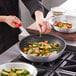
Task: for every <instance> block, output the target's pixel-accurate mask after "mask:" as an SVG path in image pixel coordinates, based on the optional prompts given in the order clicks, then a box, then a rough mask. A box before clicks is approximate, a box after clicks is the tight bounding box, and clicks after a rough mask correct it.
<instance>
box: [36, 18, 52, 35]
mask: <svg viewBox="0 0 76 76" xmlns="http://www.w3.org/2000/svg"><path fill="white" fill-rule="evenodd" d="M36 24H37V26H38V30H39V32H41V33H43V34H47V33H49V32H50V31H51V26H50V24H49V22H48V21H47V20H45V19H38V20H36Z"/></svg>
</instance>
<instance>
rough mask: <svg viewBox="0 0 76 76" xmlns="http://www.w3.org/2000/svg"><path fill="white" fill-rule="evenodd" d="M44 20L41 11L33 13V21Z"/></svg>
mask: <svg viewBox="0 0 76 76" xmlns="http://www.w3.org/2000/svg"><path fill="white" fill-rule="evenodd" d="M43 18H44V15H43V12H42V11H39V10H37V11H35V19H36V20H39V19H43Z"/></svg>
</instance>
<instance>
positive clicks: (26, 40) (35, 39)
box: [19, 34, 66, 62]
mask: <svg viewBox="0 0 76 76" xmlns="http://www.w3.org/2000/svg"><path fill="white" fill-rule="evenodd" d="M41 41H49V42H52V43H58V44H59V47H60V51H59V52H58V53H57V54H55V55H50V56H46V57H39V56H31V55H27V54H24V53H23V49H24V48H25V47H27V46H28V45H27V43H29V42H41ZM65 48H66V42H65V41H64V39H62V38H61V37H59V36H56V35H52V34H42V36H41V37H40V34H34V35H29V36H27V37H25V38H23V39H22V40H21V41H20V43H19V49H20V53H21V54H22V55H23V56H24V58H26V59H28V60H30V61H33V62H49V61H53V60H56V59H57V58H58V57H60V56H61V55H62V54H63V52H64V49H65Z"/></svg>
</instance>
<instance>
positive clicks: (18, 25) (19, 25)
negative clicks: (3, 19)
mask: <svg viewBox="0 0 76 76" xmlns="http://www.w3.org/2000/svg"><path fill="white" fill-rule="evenodd" d="M9 16H13V15H9ZM15 24H16V25H17V27H21V23H20V24H18V23H15Z"/></svg>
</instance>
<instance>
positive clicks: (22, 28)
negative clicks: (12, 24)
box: [19, 26, 30, 41]
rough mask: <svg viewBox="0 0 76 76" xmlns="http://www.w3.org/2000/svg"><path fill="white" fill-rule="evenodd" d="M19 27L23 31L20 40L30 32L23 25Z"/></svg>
mask: <svg viewBox="0 0 76 76" xmlns="http://www.w3.org/2000/svg"><path fill="white" fill-rule="evenodd" d="M19 29H20V30H21V33H20V34H19V40H20V41H21V40H22V39H23V38H24V37H27V36H29V35H30V34H29V33H28V32H27V31H26V29H24V27H23V26H21V27H19Z"/></svg>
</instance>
